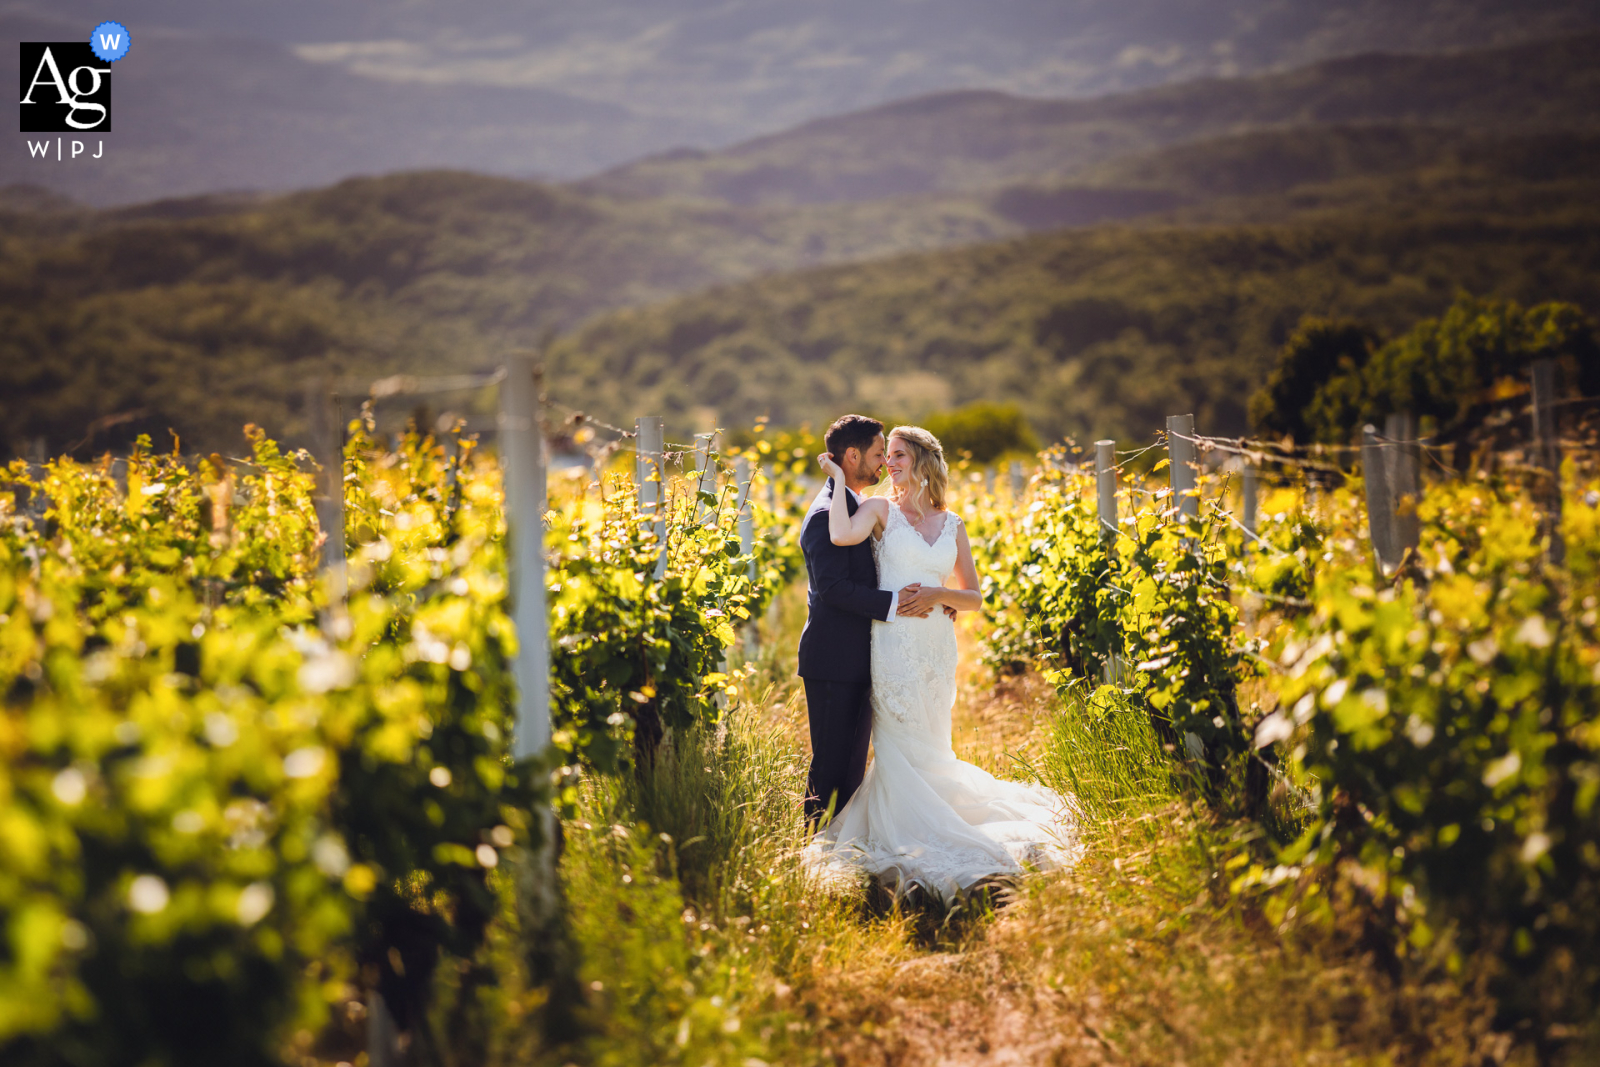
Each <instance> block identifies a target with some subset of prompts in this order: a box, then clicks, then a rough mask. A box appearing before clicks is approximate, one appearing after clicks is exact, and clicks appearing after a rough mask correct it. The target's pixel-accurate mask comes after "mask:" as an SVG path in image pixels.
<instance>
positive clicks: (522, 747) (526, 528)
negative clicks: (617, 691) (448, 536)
mask: <svg viewBox="0 0 1600 1067" xmlns="http://www.w3.org/2000/svg"><path fill="white" fill-rule="evenodd" d="M537 373H538V372H537V370H536V368H535V367H534V364H533V360H532V359H531V358H530V357H526V356H519V357H514V358H513V359H512V360H511V362H510V364H509V365H508V367H507V372H506V380H505V384H504V385H502V386H501V388H500V398H501V400H500V402H501V408H502V411H501V416H500V457H501V463H502V464H503V466H504V471H505V492H506V528H507V536H508V538H509V540H510V542H511V544H510V553H509V557H510V562H511V605H512V614H513V621H515V623H516V627H517V659H516V663H515V674H516V678H517V693H518V699H517V725H516V733H515V735H514V740H513V743H512V755H513V756H514V757H515V758H517V759H519V760H520V759H524V758H526V757H528V756H537V755H539V754H541V753H543V752H544V750H545V749H546V748H547V747H548V746H549V744H550V619H549V615H548V612H547V610H546V607H545V588H544V513H545V509H546V507H547V504H548V501H547V498H546V493H545V458H544V432H543V430H542V429H541V428H540V423H539V395H538V382H537V380H536V375H537Z"/></svg>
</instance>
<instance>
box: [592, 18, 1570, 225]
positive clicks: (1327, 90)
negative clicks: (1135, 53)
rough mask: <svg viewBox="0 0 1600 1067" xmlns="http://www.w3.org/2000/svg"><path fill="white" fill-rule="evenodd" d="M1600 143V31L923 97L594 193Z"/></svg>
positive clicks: (744, 191)
mask: <svg viewBox="0 0 1600 1067" xmlns="http://www.w3.org/2000/svg"><path fill="white" fill-rule="evenodd" d="M1370 122H1380V123H1396V122H1405V123H1412V124H1429V125H1445V126H1460V127H1467V128H1471V129H1474V130H1479V131H1496V130H1498V131H1507V130H1514V131H1519V132H1530V131H1532V130H1537V129H1551V128H1579V129H1597V128H1600V32H1591V33H1586V34H1575V35H1572V36H1570V37H1566V38H1562V39H1559V40H1555V41H1547V42H1540V43H1536V44H1530V45H1519V46H1515V47H1508V48H1499V49H1488V50H1481V51H1472V52H1461V53H1455V54H1447V55H1381V54H1378V55H1365V56H1356V57H1353V58H1349V59H1339V60H1331V61H1328V62H1324V63H1318V64H1315V65H1313V66H1309V67H1304V68H1301V69H1299V70H1293V71H1288V72H1285V73H1281V74H1269V75H1259V76H1255V77H1248V78H1214V79H1202V80H1198V81H1190V82H1184V83H1181V84H1176V85H1169V86H1163V87H1160V88H1155V89H1148V90H1143V91H1139V92H1132V93H1122V94H1117V95H1113V96H1106V97H1100V98H1098V99H1093V100H1037V99H1027V98H1023V97H1017V96H1011V95H1008V94H1005V93H998V92H954V93H942V94H938V95H934V96H926V97H920V98H917V99H913V100H906V101H902V102H899V103H894V104H888V105H885V106H883V107H877V108H872V109H870V110H867V111H860V112H856V113H853V114H849V115H841V116H838V117H834V118H827V119H820V120H818V121H816V122H811V123H808V124H806V125H804V126H800V127H798V128H796V129H794V130H790V131H787V132H785V133H780V134H775V135H772V136H769V137H762V138H759V139H757V140H753V141H748V142H745V143H744V144H741V145H736V146H734V147H732V148H728V149H724V150H721V151H717V152H697V151H687V150H685V151H678V152H673V153H668V154H665V155H661V156H657V157H654V158H651V159H645V160H642V161H640V162H638V163H635V164H631V165H628V166H624V167H620V168H617V169H615V170H612V171H609V172H607V173H605V174H602V175H599V176H597V177H595V178H593V179H590V180H589V181H588V182H587V183H585V184H586V186H587V187H590V188H594V189H599V190H605V191H608V192H614V193H620V194H627V195H635V196H687V197H704V198H708V199H712V200H719V201H724V202H727V203H734V204H757V203H821V202H830V201H840V200H867V199H876V198H880V197H886V196H893V195H899V194H905V193H922V192H931V191H952V190H972V189H979V188H984V187H992V186H996V185H1003V184H1009V183H1013V182H1017V181H1022V180H1029V179H1039V178H1045V177H1050V178H1056V179H1069V178H1072V177H1074V176H1075V175H1077V174H1079V173H1080V172H1082V171H1083V170H1084V169H1086V168H1088V167H1090V166H1092V165H1094V164H1096V163H1100V162H1103V161H1106V160H1109V159H1112V158H1114V157H1116V156H1121V155H1126V154H1128V153H1132V152H1139V151H1147V150H1150V149H1154V148H1159V147H1162V146H1165V145H1171V144H1176V143H1180V142H1188V141H1197V140H1201V139H1204V138H1208V137H1216V136H1219V135H1223V134H1231V133H1240V132H1243V131H1246V130H1250V129H1260V128H1264V127H1283V126H1290V125H1298V126H1305V125H1308V124H1327V123H1370Z"/></svg>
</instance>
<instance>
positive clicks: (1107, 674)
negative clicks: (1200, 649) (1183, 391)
mask: <svg viewBox="0 0 1600 1067" xmlns="http://www.w3.org/2000/svg"><path fill="white" fill-rule="evenodd" d="M1094 482H1095V492H1096V496H1097V498H1098V499H1097V512H1098V516H1099V519H1100V540H1101V541H1103V542H1106V552H1107V553H1108V554H1112V553H1115V552H1116V538H1117V443H1116V442H1115V441H1096V442H1095V443H1094ZM1121 664H1122V657H1120V656H1118V655H1116V654H1115V653H1113V654H1112V655H1111V656H1109V657H1107V659H1106V664H1105V669H1104V671H1102V672H1101V680H1102V681H1103V682H1105V683H1106V684H1107V685H1110V684H1111V683H1113V682H1115V681H1116V680H1117V677H1118V675H1119V674H1120V668H1121Z"/></svg>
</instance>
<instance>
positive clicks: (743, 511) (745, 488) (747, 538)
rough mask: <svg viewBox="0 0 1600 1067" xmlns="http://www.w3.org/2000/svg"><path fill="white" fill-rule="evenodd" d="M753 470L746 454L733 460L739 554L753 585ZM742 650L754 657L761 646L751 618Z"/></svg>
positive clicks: (754, 579) (754, 580)
mask: <svg viewBox="0 0 1600 1067" xmlns="http://www.w3.org/2000/svg"><path fill="white" fill-rule="evenodd" d="M754 479H755V470H754V468H753V467H752V466H751V464H750V458H749V457H748V456H738V457H736V458H735V459H734V461H733V480H734V482H735V484H737V485H738V487H739V492H738V495H737V496H736V497H735V499H736V500H737V501H738V504H739V507H738V510H737V511H736V512H735V514H736V515H738V516H739V554H740V555H741V556H748V557H749V558H750V563H749V566H748V568H747V569H746V571H745V573H746V575H747V576H748V577H749V579H750V584H751V586H752V587H753V586H754V585H755V583H756V574H757V573H758V571H757V569H756V559H755V550H756V520H755V515H754V514H753V505H752V504H751V503H750V490H751V489H753V488H755V484H754ZM744 635H745V636H744V646H745V647H744V652H745V656H746V658H748V659H754V658H755V657H756V656H757V655H759V654H760V651H761V646H760V643H759V638H758V636H757V633H756V621H755V619H751V620H750V621H749V622H747V623H745V625H744Z"/></svg>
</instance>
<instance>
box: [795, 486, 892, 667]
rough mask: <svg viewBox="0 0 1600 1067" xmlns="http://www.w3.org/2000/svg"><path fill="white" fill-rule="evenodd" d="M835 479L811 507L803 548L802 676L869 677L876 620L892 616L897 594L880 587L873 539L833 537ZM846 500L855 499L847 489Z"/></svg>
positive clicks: (802, 536)
mask: <svg viewBox="0 0 1600 1067" xmlns="http://www.w3.org/2000/svg"><path fill="white" fill-rule="evenodd" d="M833 492H834V485H833V479H832V478H829V479H828V484H827V485H826V486H824V487H823V489H822V492H820V493H818V494H817V499H816V500H815V501H813V502H812V504H811V510H810V511H808V512H806V519H805V523H804V524H803V525H802V526H801V527H800V550H801V552H803V553H804V554H805V558H806V577H807V579H808V581H809V583H810V589H809V591H808V592H807V594H806V628H805V630H804V631H803V632H801V634H800V677H802V678H815V679H817V680H819V681H828V682H864V681H866V680H867V679H868V678H869V677H871V674H872V645H871V641H872V620H873V619H877V620H879V621H880V622H887V621H889V611H890V608H891V607H892V605H893V603H894V593H893V592H891V591H890V590H888V589H879V588H878V564H877V561H876V560H874V559H873V557H872V539H871V538H868V539H866V540H864V541H862V542H861V543H860V544H857V545H836V544H834V543H833V540H832V539H831V538H830V537H829V536H828V509H829V508H831V507H832V506H833ZM845 492H846V494H847V495H846V497H845V505H846V506H847V507H848V508H849V510H850V514H852V515H854V514H855V513H856V507H857V505H856V502H855V501H854V500H853V499H851V498H850V497H849V496H848V493H849V490H848V489H847V490H845Z"/></svg>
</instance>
